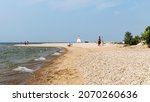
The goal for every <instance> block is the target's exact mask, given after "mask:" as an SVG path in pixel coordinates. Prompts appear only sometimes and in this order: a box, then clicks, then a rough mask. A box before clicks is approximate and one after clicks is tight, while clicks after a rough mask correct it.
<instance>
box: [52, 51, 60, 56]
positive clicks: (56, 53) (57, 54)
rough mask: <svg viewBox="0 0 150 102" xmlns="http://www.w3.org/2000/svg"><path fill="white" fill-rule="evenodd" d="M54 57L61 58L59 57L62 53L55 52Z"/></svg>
mask: <svg viewBox="0 0 150 102" xmlns="http://www.w3.org/2000/svg"><path fill="white" fill-rule="evenodd" d="M53 55H54V56H59V55H61V53H58V52H55V53H54V54H53Z"/></svg>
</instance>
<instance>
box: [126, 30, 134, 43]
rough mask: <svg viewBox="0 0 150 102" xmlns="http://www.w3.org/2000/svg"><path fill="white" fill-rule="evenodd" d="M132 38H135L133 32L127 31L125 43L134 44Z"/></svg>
mask: <svg viewBox="0 0 150 102" xmlns="http://www.w3.org/2000/svg"><path fill="white" fill-rule="evenodd" d="M132 39H133V36H132V34H131V33H130V32H126V33H125V37H124V43H125V44H129V45H131V44H132Z"/></svg>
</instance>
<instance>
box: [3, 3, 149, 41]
mask: <svg viewBox="0 0 150 102" xmlns="http://www.w3.org/2000/svg"><path fill="white" fill-rule="evenodd" d="M149 10H150V0H0V42H5V41H7V42H8V41H10V42H12V41H19V42H22V41H25V40H28V41H35V42H38V41H44V42H56V41H57V42H58V41H60V42H62V41H67V42H68V41H76V37H77V36H78V35H80V37H81V40H82V41H96V40H97V39H98V36H99V35H101V36H103V38H104V40H105V41H122V40H123V38H124V33H125V32H126V31H129V32H131V33H133V35H134V34H135V35H137V34H140V33H142V32H143V31H144V29H145V27H146V26H148V25H150V14H149Z"/></svg>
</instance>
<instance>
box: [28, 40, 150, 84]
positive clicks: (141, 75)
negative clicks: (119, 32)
mask: <svg viewBox="0 0 150 102" xmlns="http://www.w3.org/2000/svg"><path fill="white" fill-rule="evenodd" d="M28 46H36V47H63V48H65V49H67V51H66V53H64V54H63V55H62V56H60V57H58V58H57V59H55V60H53V61H52V62H50V63H49V64H47V65H46V66H44V67H43V68H41V69H40V70H38V71H37V72H35V73H34V74H33V75H32V78H31V79H29V80H28V81H27V82H26V84H32V85H33V84H34V85H37V84H38V85H43V84H44V85H49V84H50V85H143V84H144V85H145V84H146V85H147V84H148V85H149V84H150V64H149V61H150V49H149V48H146V47H144V46H131V47H123V45H119V44H109V43H107V44H104V45H103V46H97V44H96V43H75V44H73V46H71V47H68V46H67V43H64V44H61V43H60V44H38V45H28Z"/></svg>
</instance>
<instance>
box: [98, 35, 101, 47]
mask: <svg viewBox="0 0 150 102" xmlns="http://www.w3.org/2000/svg"><path fill="white" fill-rule="evenodd" d="M100 45H101V37H100V36H99V39H98V46H100Z"/></svg>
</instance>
